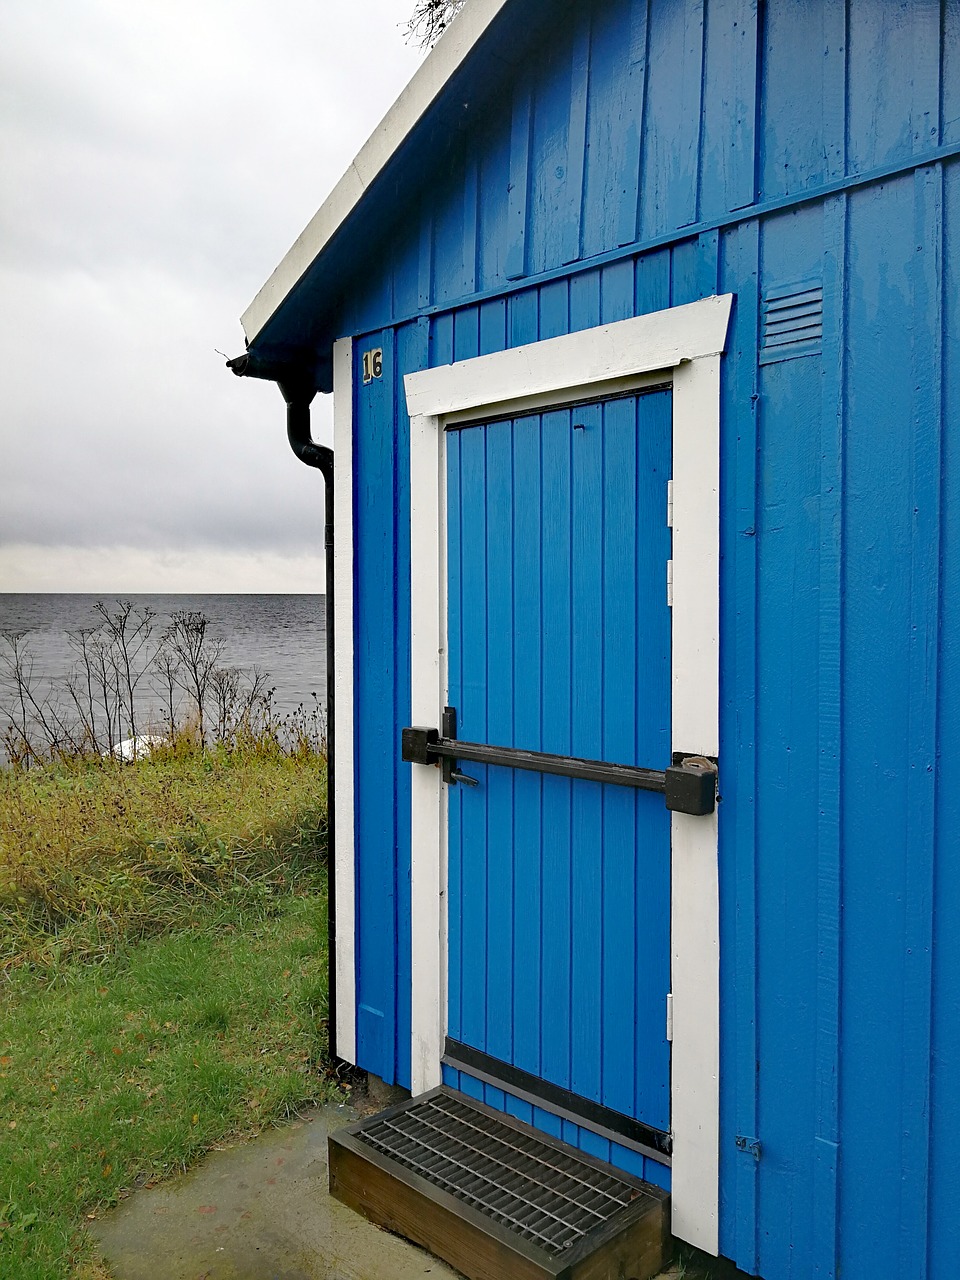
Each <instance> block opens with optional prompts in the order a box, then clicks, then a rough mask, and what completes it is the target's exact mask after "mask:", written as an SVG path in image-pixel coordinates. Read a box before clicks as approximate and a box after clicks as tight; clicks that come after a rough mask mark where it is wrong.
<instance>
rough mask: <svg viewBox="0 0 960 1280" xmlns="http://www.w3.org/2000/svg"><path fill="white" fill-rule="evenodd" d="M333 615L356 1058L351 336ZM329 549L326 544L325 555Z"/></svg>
mask: <svg viewBox="0 0 960 1280" xmlns="http://www.w3.org/2000/svg"><path fill="white" fill-rule="evenodd" d="M333 460H334V461H333V540H334V544H335V548H336V550H335V554H334V559H333V616H334V624H333V629H334V647H335V658H334V698H335V707H336V712H337V723H336V731H337V740H336V751H337V758H336V774H337V776H336V788H335V795H334V819H335V822H334V825H335V829H336V837H335V848H334V850H333V875H334V879H335V884H336V902H337V921H336V938H335V941H334V966H335V969H336V977H337V1008H336V1014H337V1044H336V1049H337V1054H338V1055H339V1057H341V1058H343V1059H344V1061H346V1062H353V1063H356V1061H357V969H356V919H357V895H356V863H355V860H354V859H355V846H356V833H355V830H354V826H355V824H354V790H355V788H354V767H355V766H354V733H353V717H354V714H355V710H354V704H353V697H354V690H353V660H354V652H353V646H354V637H353V567H354V555H353V342H352V340H351V339H350V338H341V339H340V341H339V342H335V343H334V344H333ZM329 554H330V552H329V551H327V555H329Z"/></svg>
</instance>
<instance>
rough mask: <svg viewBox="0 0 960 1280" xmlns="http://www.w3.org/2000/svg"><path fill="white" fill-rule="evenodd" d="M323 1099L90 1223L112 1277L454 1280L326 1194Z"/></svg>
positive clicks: (330, 1123) (341, 1116) (345, 1119)
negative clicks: (313, 1108) (304, 1114)
mask: <svg viewBox="0 0 960 1280" xmlns="http://www.w3.org/2000/svg"><path fill="white" fill-rule="evenodd" d="M354 1119H356V1114H355V1113H354V1112H353V1111H352V1110H351V1109H350V1108H348V1107H334V1106H330V1107H326V1108H324V1109H323V1110H321V1111H317V1112H313V1113H312V1114H311V1115H309V1116H307V1117H305V1118H304V1119H303V1120H298V1121H295V1122H294V1123H293V1124H291V1125H290V1126H288V1127H285V1128H282V1129H273V1130H270V1131H268V1132H267V1133H264V1134H261V1135H260V1137H258V1138H255V1139H253V1140H252V1141H249V1142H245V1143H243V1144H242V1145H239V1146H236V1147H233V1148H230V1149H229V1150H226V1151H218V1152H214V1153H212V1154H211V1155H209V1156H208V1157H207V1158H206V1159H205V1160H204V1161H203V1163H202V1164H201V1165H200V1166H199V1167H198V1168H196V1169H194V1170H192V1171H191V1172H190V1173H188V1174H186V1175H184V1176H183V1177H180V1178H172V1179H170V1181H168V1182H165V1183H163V1184H162V1185H161V1186H158V1187H154V1188H151V1189H149V1190H143V1191H138V1192H137V1193H136V1194H135V1195H132V1196H131V1197H130V1198H129V1199H128V1200H125V1201H124V1202H123V1203H122V1204H120V1205H119V1206H118V1207H117V1208H116V1209H111V1210H110V1211H109V1212H108V1213H106V1214H105V1215H104V1216H103V1217H102V1218H100V1219H99V1220H98V1221H96V1222H92V1223H90V1224H89V1229H90V1232H91V1234H92V1235H93V1236H94V1237H95V1239H96V1242H97V1245H98V1247H99V1249H100V1250H101V1252H102V1253H103V1255H104V1258H105V1260H106V1262H107V1264H108V1265H109V1267H110V1269H111V1271H112V1273H113V1275H114V1276H115V1277H116V1280H423V1277H425V1276H429V1277H430V1280H456V1274H457V1273H456V1272H454V1271H451V1270H450V1268H449V1267H447V1266H446V1265H445V1264H444V1263H442V1262H439V1261H438V1260H437V1259H436V1258H433V1257H431V1256H430V1255H429V1254H427V1253H424V1252H423V1250H422V1249H418V1248H417V1247H416V1246H414V1245H412V1244H408V1243H407V1242H406V1241H403V1240H400V1239H398V1238H397V1237H396V1236H392V1235H389V1234H388V1233H387V1232H385V1231H381V1230H380V1229H379V1228H378V1227H375V1226H373V1224H372V1223H369V1222H367V1221H366V1220H365V1219H363V1218H361V1217H360V1216H359V1214H356V1213H353V1212H352V1210H350V1209H347V1208H345V1207H344V1206H343V1205H342V1204H339V1203H338V1202H337V1201H336V1200H333V1199H331V1197H330V1196H329V1195H328V1193H327V1134H328V1133H329V1132H330V1131H331V1130H332V1129H336V1128H340V1127H342V1126H343V1125H345V1124H350V1123H351V1122H352V1121H353V1120H354Z"/></svg>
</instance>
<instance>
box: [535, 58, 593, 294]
mask: <svg viewBox="0 0 960 1280" xmlns="http://www.w3.org/2000/svg"><path fill="white" fill-rule="evenodd" d="M564 55H566V56H564ZM575 125H576V121H575V119H574V106H573V103H572V92H571V54H570V51H569V50H557V49H550V50H549V51H547V52H546V56H545V57H544V60H543V63H542V66H541V68H540V75H539V76H538V78H537V82H536V95H535V99H534V109H533V125H532V132H531V140H530V168H531V171H532V174H533V182H532V188H533V189H532V193H531V200H532V204H531V209H530V237H529V265H530V270H531V271H532V272H534V273H537V272H540V271H544V270H546V264H547V263H551V264H552V263H554V262H556V261H557V260H558V258H559V257H560V256H562V254H563V240H564V238H565V237H567V236H570V235H573V236H575V237H576V240H577V245H578V246H579V239H580V196H581V190H582V180H578V181H574V180H573V176H572V175H571V174H570V173H569V172H568V168H567V166H568V162H569V159H570V156H571V145H570V129H571V127H575ZM577 256H578V253H577V252H574V254H573V257H574V258H576V257H577Z"/></svg>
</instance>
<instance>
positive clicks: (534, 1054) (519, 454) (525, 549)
mask: <svg viewBox="0 0 960 1280" xmlns="http://www.w3.org/2000/svg"><path fill="white" fill-rule="evenodd" d="M539 426H540V424H539V419H538V418H536V417H533V418H520V419H518V420H517V422H516V424H515V427H514V434H513V470H514V474H515V475H518V476H519V475H522V476H526V477H527V482H526V486H525V493H524V497H525V501H523V502H521V503H518V504H517V506H516V509H515V512H514V518H513V547H512V551H511V560H512V562H513V565H514V572H516V566H517V565H519V564H521V563H525V564H526V567H527V572H526V574H525V576H524V579H523V582H522V585H521V586H520V588H519V589H518V590H516V591H515V593H514V609H515V611H516V612H515V622H516V634H517V635H518V636H522V637H523V643H521V644H516V645H515V646H514V647H513V654H512V657H513V690H514V704H513V705H514V712H513V741H514V742H515V744H516V746H518V747H521V748H523V749H525V750H527V751H540V750H542V735H541V727H540V726H541V716H542V709H543V688H542V686H543V678H544V677H543V639H542V634H541V631H540V618H541V616H542V609H543V604H542V599H543V597H542V590H541V572H542V570H541V565H542V560H543V549H542V541H541V523H540V509H541V500H542V499H541V492H542V464H541V457H540V452H541V448H540V446H541V438H540V429H539ZM513 787H514V797H515V800H516V819H515V824H516V825H515V828H514V835H515V840H516V847H517V848H518V849H526V850H528V854H527V856H526V857H522V858H518V859H517V861H516V864H515V867H514V884H515V894H514V903H513V910H514V919H513V928H512V934H513V937H514V938H515V939H516V943H515V946H516V951H515V955H514V969H515V972H514V977H513V1055H514V1056H513V1061H514V1062H515V1063H516V1065H517V1066H518V1067H519V1068H520V1069H521V1070H522V1071H529V1072H530V1073H531V1074H532V1075H539V1073H540V1067H541V1061H540V1058H541V1054H540V1008H541V1002H542V999H543V984H542V978H541V971H542V950H543V931H544V928H545V927H547V925H548V921H546V920H545V919H544V914H543V900H544V883H543V882H544V859H545V856H546V854H545V850H544V842H543V834H542V825H543V796H542V779H541V778H540V777H539V775H537V774H535V773H524V772H522V771H518V772H517V773H516V776H515V777H514V779H513Z"/></svg>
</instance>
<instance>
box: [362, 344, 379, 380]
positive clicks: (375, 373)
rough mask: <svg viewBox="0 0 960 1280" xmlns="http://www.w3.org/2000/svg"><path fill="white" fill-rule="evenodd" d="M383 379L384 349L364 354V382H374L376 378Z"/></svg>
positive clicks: (375, 349)
mask: <svg viewBox="0 0 960 1280" xmlns="http://www.w3.org/2000/svg"><path fill="white" fill-rule="evenodd" d="M382 377H383V348H382V347H375V348H374V349H373V350H372V351H365V352H364V353H363V381H364V383H367V382H372V381H373V380H374V378H382Z"/></svg>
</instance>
